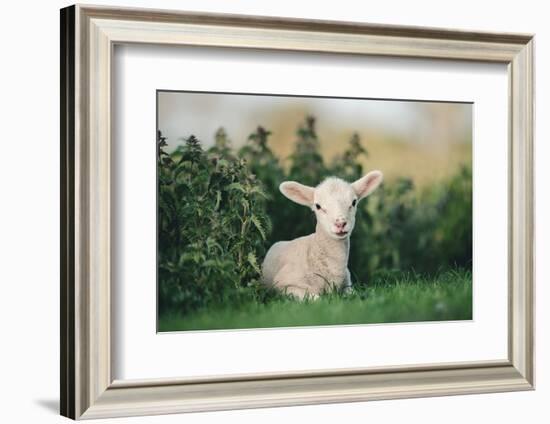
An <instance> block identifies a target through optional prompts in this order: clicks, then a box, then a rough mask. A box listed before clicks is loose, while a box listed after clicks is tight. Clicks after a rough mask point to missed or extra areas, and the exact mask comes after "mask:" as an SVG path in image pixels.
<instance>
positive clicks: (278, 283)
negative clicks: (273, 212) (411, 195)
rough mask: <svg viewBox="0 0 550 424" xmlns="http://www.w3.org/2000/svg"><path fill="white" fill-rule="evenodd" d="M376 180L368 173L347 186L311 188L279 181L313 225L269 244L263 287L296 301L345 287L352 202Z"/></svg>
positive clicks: (377, 175)
mask: <svg viewBox="0 0 550 424" xmlns="http://www.w3.org/2000/svg"><path fill="white" fill-rule="evenodd" d="M381 182H382V173H381V172H380V171H372V172H369V173H368V174H367V175H365V176H364V177H362V178H360V179H358V180H357V181H355V182H353V183H351V184H350V183H348V182H346V181H344V180H342V179H340V178H336V177H329V178H327V179H325V180H324V181H323V182H322V183H321V184H319V185H318V186H317V187H315V188H313V187H308V186H305V185H303V184H300V183H297V182H294V181H286V182H284V183H282V184H281V185H280V186H279V190H281V192H282V193H283V194H284V195H285V196H286V197H287V198H289V199H290V200H292V201H293V202H296V203H299V204H300V205H304V206H307V207H308V208H311V210H313V212H314V213H315V216H316V218H317V225H316V228H315V233H313V234H310V235H308V236H304V237H299V238H297V239H294V240H291V241H280V242H278V243H275V244H274V245H273V246H271V248H270V249H269V251H268V252H267V255H266V257H265V259H264V262H263V264H262V273H263V281H264V283H265V284H268V285H273V286H275V287H276V288H278V289H280V290H282V291H285V292H286V293H290V294H292V295H294V296H296V297H298V298H299V299H303V298H304V297H306V296H310V297H317V296H318V295H319V294H320V293H322V292H323V291H324V290H326V289H328V288H330V287H337V288H344V289H349V288H351V279H350V273H349V270H348V268H347V265H348V256H349V236H350V234H351V232H352V230H353V227H354V225H355V212H356V210H357V203H358V202H359V201H360V200H361V199H363V198H364V197H366V196H367V195H369V194H370V193H372V192H373V191H374V190H375V189H376V188H377V187H378V186H379V185H380V183H381Z"/></svg>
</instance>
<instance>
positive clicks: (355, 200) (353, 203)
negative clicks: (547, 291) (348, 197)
mask: <svg viewBox="0 0 550 424" xmlns="http://www.w3.org/2000/svg"><path fill="white" fill-rule="evenodd" d="M356 204H357V199H353V202H351V206H353V207H355V205H356Z"/></svg>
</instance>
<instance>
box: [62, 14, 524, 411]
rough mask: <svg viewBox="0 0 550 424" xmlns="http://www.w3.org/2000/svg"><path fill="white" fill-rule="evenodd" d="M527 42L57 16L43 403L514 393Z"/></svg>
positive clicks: (245, 21) (345, 28) (226, 404)
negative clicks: (52, 377)
mask: <svg viewBox="0 0 550 424" xmlns="http://www.w3.org/2000/svg"><path fill="white" fill-rule="evenodd" d="M532 44H533V37H532V36H531V35H520V34H493V33H473V32H460V31H455V30H443V29H431V28H410V27H395V26H385V25H384V26H381V25H368V24H359V23H344V22H324V21H310V20H296V19H279V18H267V17H251V16H236V15H215V14H196V13H184V12H176V11H159V10H143V9H141V10H140V9H120V8H109V7H97V6H93V7H92V6H72V7H69V8H66V9H63V10H62V11H61V53H62V54H61V107H62V109H61V120H62V125H61V129H62V131H61V134H62V139H61V146H62V149H61V155H62V158H61V159H62V175H61V187H62V190H61V191H62V217H61V219H62V233H61V240H62V243H61V244H62V252H61V257H62V278H61V296H62V299H61V328H62V341H61V343H62V344H61V352H62V354H61V363H62V371H61V412H62V414H63V415H65V416H67V417H70V418H74V419H83V418H105V417H115V416H131V415H146V414H163V413H175V412H188V411H209V410H220V409H235V408H255V407H264V406H283V405H303V404H314V403H328V402H351V401H364V400H376V399H390V398H401V397H417V396H438V395H448V394H466V393H484V392H500V391H512V390H530V389H533V387H534V357H533V356H534V354H533V344H534V340H533V334H534V332H533V331H534V322H533V316H534V314H533V312H534V311H533V305H534V303H533V300H534V279H533V245H534V232H533V231H534V228H533V226H534V217H533V202H534V198H533V197H534V196H533V169H532V167H533V134H532V129H533V69H532V63H533V49H532Z"/></svg>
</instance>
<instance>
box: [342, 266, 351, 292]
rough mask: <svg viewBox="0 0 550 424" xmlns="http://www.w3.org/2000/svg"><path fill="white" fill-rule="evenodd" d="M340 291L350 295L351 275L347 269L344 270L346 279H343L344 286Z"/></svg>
mask: <svg viewBox="0 0 550 424" xmlns="http://www.w3.org/2000/svg"><path fill="white" fill-rule="evenodd" d="M342 291H343V292H344V293H345V294H348V293H351V292H352V288H351V274H350V272H349V269H347V268H346V277H345V278H344V284H343V285H342Z"/></svg>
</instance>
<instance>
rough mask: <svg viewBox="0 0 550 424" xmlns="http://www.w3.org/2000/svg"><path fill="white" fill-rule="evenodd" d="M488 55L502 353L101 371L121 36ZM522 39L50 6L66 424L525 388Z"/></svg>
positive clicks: (529, 321)
mask: <svg viewBox="0 0 550 424" xmlns="http://www.w3.org/2000/svg"><path fill="white" fill-rule="evenodd" d="M136 43H137V44H151V45H192V46H199V47H200V46H204V47H206V46H208V47H226V48H246V49H263V50H267V51H280V50H285V51H286V50H288V51H301V52H317V53H345V54H353V55H376V56H384V57H407V58H424V59H449V60H458V61H474V62H481V63H501V64H505V65H506V66H507V70H508V87H509V91H508V100H509V122H508V181H507V191H508V199H509V201H508V229H509V240H508V258H507V266H508V275H509V282H508V287H509V291H508V295H509V302H508V323H507V326H508V359H507V360H505V361H501V360H495V361H472V362H464V363H455V364H449V363H444V364H438V363H433V364H428V365H426V364H423V365H418V366H411V365H407V366H391V367H378V368H368V369H361V368H359V369H355V368H354V369H336V370H335V369H326V370H322V371H304V372H295V371H293V372H288V373H261V374H255V375H248V374H247V375H240V376H223V375H222V376H213V377H201V378H196V377H188V378H169V379H154V380H147V379H145V380H132V381H124V380H116V379H114V378H113V374H112V365H113V355H114V353H113V351H112V346H113V343H112V324H111V319H112V316H113V314H114V311H113V308H112V302H111V294H112V289H113V287H112V285H113V279H112V266H113V263H112V249H111V243H112V237H113V231H112V228H111V216H112V213H113V212H112V203H113V202H112V197H111V196H112V194H111V193H112V176H113V166H114V164H113V162H112V156H111V151H112V150H111V149H112V134H111V129H112V124H113V122H112V119H113V118H112V79H111V78H112V54H113V47H114V46H115V45H120V44H136ZM533 43H534V39H533V36H532V35H523V34H504V33H482V32H464V31H456V30H446V29H435V28H417V27H401V26H389V25H371V24H363V23H348V22H327V21H311V20H301V19H286V18H285V19H283V18H272V17H255V16H240V15H221V14H202V13H187V12H178V11H161V10H145V9H123V8H113V7H99V6H79V5H77V6H71V7H68V8H65V9H62V10H61V166H62V168H61V413H62V415H64V416H66V417H69V418H73V419H89V418H107V417H118V416H133V415H148V414H166V413H179V412H193V411H214V410H224V409H240V408H258V407H273V406H289V405H306V404H318V403H334V402H352V401H366V400H376V399H395V398H410V397H421V396H441V395H452V394H469V393H488V392H503V391H516V390H532V389H533V388H534V207H533V205H534V182H533V164H534V160H533V155H534V152H533V120H534V111H533V92H534V89H533V85H534V76H533V60H534V59H533Z"/></svg>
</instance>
